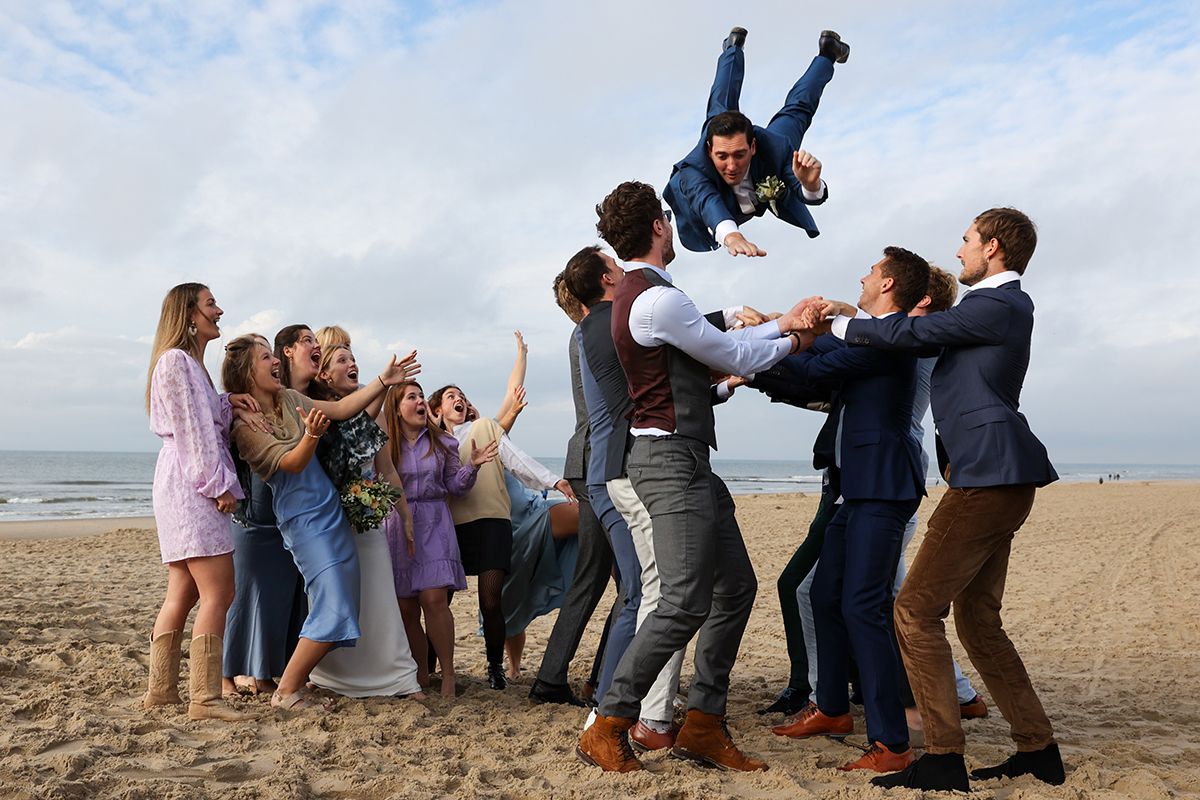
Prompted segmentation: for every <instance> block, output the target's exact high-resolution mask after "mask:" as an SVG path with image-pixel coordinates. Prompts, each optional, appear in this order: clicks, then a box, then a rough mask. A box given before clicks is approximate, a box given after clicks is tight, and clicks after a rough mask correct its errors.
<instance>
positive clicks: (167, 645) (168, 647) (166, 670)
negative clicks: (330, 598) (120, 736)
mask: <svg viewBox="0 0 1200 800" xmlns="http://www.w3.org/2000/svg"><path fill="white" fill-rule="evenodd" d="M182 640H183V631H167V632H166V633H160V634H159V635H158V636H155V635H154V634H151V635H150V685H149V687H147V689H146V693H145V694H144V695H142V708H154V707H155V706H173V705H176V704H177V703H182V702H183V700H182V699H181V698H180V697H179V659H181V658H182V657H183V653H182V652H181V651H180V649H179V645H180V643H181V642H182Z"/></svg>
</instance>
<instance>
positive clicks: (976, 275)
mask: <svg viewBox="0 0 1200 800" xmlns="http://www.w3.org/2000/svg"><path fill="white" fill-rule="evenodd" d="M987 271H988V265H987V261H981V262H980V263H978V264H974V265H971V266H967V265H966V264H963V268H962V272H960V273H959V275H958V282H959V283H961V284H962V285H963V286H974V285H975V284H977V283H979V282H980V281H981V280H983V276H984V275H987Z"/></svg>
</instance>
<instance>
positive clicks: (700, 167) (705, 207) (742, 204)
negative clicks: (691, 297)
mask: <svg viewBox="0 0 1200 800" xmlns="http://www.w3.org/2000/svg"><path fill="white" fill-rule="evenodd" d="M745 40H746V29H745V28H734V29H733V30H732V31H730V33H729V37H728V38H726V39H725V43H724V46H723V52H722V53H721V57H720V58H719V59H718V60H717V75H716V78H714V79H713V85H712V91H711V92H710V94H709V97H708V113H707V115H706V116H705V120H704V128H703V135H702V136H701V138H700V143H699V144H697V145H696V147H695V148H694V149H693V150H692V152H690V153H688V154H687V156H686V157H684V159H683V160H682V161H680V162H679V163H677V164H675V166H674V168H673V169H672V171H671V179H670V181H669V182H668V183H667V188H666V189H665V190H663V199H664V200H666V201H667V203H668V204H670V206H671V210H672V211H674V212H675V218H676V227H677V229H678V231H679V241H681V242H682V243H683V246H684V247H686V248H687V249H688V250H693V251H696V252H705V251H708V250H716V249H717V248H719V247H721V246H722V245H724V246H725V248H726V249H728V250H729V252H730V254H731V255H735V256H736V255H745V256H765V255H766V252H764V251H763V250H761V249H759V248H758V247H757V246H756V245H755V244H753V243H752V242H749V241H747V240H746V237H745V236H743V235H742V233H741V231H740V230H739V229H738V226H739V225H741V224H742V223H744V222H746V221H747V220H749V219H751V218H753V217H760V216H762V215H763V214H764V213H766V211H767V210H768V209H770V210H771V211H772V212H773V213H774V214H775V215H776V216H778V217H779V218H780V219H782V220H783V221H784V222H787V223H789V224H791V225H795V226H796V227H798V228H803V229H804V230H805V231H807V232H808V235H809V236H816V235H817V233H818V231H817V224H816V222H814V221H813V218H812V214H810V213H809V212H808V206H810V205H818V204H820V203H823V202H825V199H826V198H827V197H828V196H829V191H828V189H827V188H826V187H825V183H824V181H822V180H821V162H820V161H818V160H817V159H816V158H814V157H813V156H812V155H811V154H810V153H808V152H806V151H804V150H801V149H800V142H801V140H803V139H804V133H805V131H807V130H808V126H809V124H811V122H812V118H813V114H815V113H816V111H817V104H818V103H819V102H820V100H821V93H822V92H823V91H824V89H825V84H827V83H829V81H830V79H832V78H833V65H834V62H837V63H844V62H845V61H846V59H847V58H849V56H850V46H849V45H848V44H846V43H845V42H843V41H842V39H841V37H840V36H838V34H836V33H834V32H833V31H822V33H821V38H820V45H819V46H820V54H819V55H818V56H817V57H816V58H814V59H813V61H812V64H811V66H809V68H808V70H807V71H806V72H805V73H804V74H803V75H802V76H800V80H798V81H796V84H795V85H794V86H793V87H792V90H791V91H790V92H788V96H787V99H786V100H785V101H784V105H783V108H781V109H780V110H779V113H778V114H776V115H775V116H774V117H772V118H771V121H770V122H769V123H767V127H765V128H760V127H758V126H757V125H753V124H751V122H750V120H749V119H748V118H747V117H746V116H745V115H744V114H742V113H741V112H739V111H738V100H739V98H740V96H741V93H742V77H743V76H744V74H745V54H744V53H743V52H742V44H743V43H744V42H745ZM768 178H776V179H778V180H779V181H781V182H782V193H781V194H780V195H779V196H778V197H775V198H774V199H763V198H760V197H759V196H758V194H757V192H756V189H757V187H759V186H760V185H761V184H762V182H763V181H764V180H766V179H768Z"/></svg>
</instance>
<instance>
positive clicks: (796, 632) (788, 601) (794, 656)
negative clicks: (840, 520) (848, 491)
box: [775, 469, 841, 695]
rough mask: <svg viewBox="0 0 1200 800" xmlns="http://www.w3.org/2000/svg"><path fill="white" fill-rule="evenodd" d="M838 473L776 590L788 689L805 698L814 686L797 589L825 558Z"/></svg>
mask: <svg viewBox="0 0 1200 800" xmlns="http://www.w3.org/2000/svg"><path fill="white" fill-rule="evenodd" d="M836 473H837V470H836V469H831V470H829V471H828V474H827V479H826V480H825V481H824V482H823V484H822V486H821V504H820V505H818V506H817V514H816V516H814V517H813V520H812V522H811V523H809V526H808V535H807V536H805V537H804V541H802V542H801V543H800V546H799V547H797V548H796V552H795V553H793V554H792V557H791V559H790V560H789V561H788V563H787V566H785V567H784V568H783V571H782V572H780V573H779V580H777V581H776V582H775V588H776V589H777V590H778V591H779V612H780V613H781V614H782V615H783V635H784V637H785V638H786V640H787V652H788V660H789V661H790V662H791V671H790V672H789V674H788V686H789V687H790V688H792V689H798V690H800V691H801V692H802V693H804V694H805V695H808V694H810V693H811V692H812V687H811V686H809V685H808V652H807V651H806V650H805V649H804V625H803V624H802V623H801V621H800V609H799V608H798V606H797V604H796V590H797V589H799V588H800V584H801V583H802V582H803V581H804V579H805V578H807V577H808V573H809V572H812V568H813V566H814V565H815V564H816V563H817V559H818V558H820V557H821V545H822V544H823V543H824V542H825V526H826V525H828V524H829V520H831V519H833V514H834V512H835V511H836V510H837V506H836V505H834V504H835V503H836V502H837V498H838V494H839V492H840V491H841V489H840V487H839V486H838V480H837V475H836Z"/></svg>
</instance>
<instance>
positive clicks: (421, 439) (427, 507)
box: [383, 429, 478, 597]
mask: <svg viewBox="0 0 1200 800" xmlns="http://www.w3.org/2000/svg"><path fill="white" fill-rule="evenodd" d="M429 435H430V434H429V430H428V429H425V430H422V431H421V434H420V436H418V437H417V441H416V442H414V443H412V444H409V442H408V439H406V438H403V437H401V439H400V463H399V464H397V465H396V471H397V472H399V473H400V477H401V478H402V479H403V480H404V494H405V496H406V497H407V499H408V507H409V509H411V510H412V516H413V538H414V539H415V540H416V551H417V554H416V556H415V557H413V558H409V555H408V547H407V540H406V539H405V537H404V523H403V521H402V520H401V518H400V515H399V513H395V512H394V513H392V515H391V516H389V517H388V518H387V520H386V521H385V522H384V528H383V529H384V532H385V533H386V534H387V540H388V549H389V550H390V551H391V554H392V574H393V576H394V577H395V579H396V596H397V597H416V596H417V594H418V593H419V592H421V591H423V590H425V589H440V588H443V587H445V588H453V589H459V590H461V589H466V588H467V576H466V574H465V573H464V572H463V565H462V558H461V557H460V556H459V554H458V537H457V536H455V534H454V520H452V519H451V518H450V507H449V506H448V505H446V497H447V495H450V494H454V495H461V494H465V493H466V492H468V491H470V489H471V487H472V486H474V485H475V476H476V475H477V474H478V470H476V469H475V468H474V467H473V466H471V465H470V464H466V465H464V464H463V463H462V461H461V460H459V457H458V441H457V440H456V439H455V438H454V437H453V436H450V435H449V434H440V435H441V437H442V442H443V443H444V444H445V445H446V448H445V451H443V450H442V449H441V448H439V447H433V448H432V450H433V452H432V453H431V452H430V444H431V442H430V439H429Z"/></svg>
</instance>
